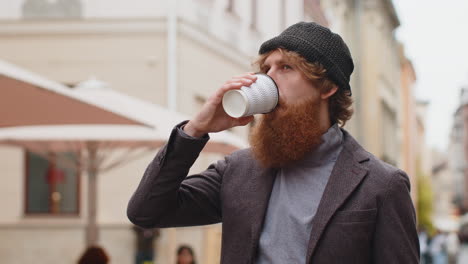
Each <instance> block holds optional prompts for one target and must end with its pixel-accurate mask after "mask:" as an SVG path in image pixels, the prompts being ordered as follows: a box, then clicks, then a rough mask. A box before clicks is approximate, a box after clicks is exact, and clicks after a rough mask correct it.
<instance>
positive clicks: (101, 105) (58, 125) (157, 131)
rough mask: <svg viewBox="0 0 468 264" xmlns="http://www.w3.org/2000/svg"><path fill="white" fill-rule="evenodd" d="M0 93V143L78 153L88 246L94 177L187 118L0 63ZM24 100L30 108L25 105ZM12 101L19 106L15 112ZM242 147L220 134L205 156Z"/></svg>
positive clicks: (94, 84) (93, 232) (90, 84)
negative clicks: (85, 194)
mask: <svg viewBox="0 0 468 264" xmlns="http://www.w3.org/2000/svg"><path fill="white" fill-rule="evenodd" d="M5 65H6V66H5ZM2 67H3V68H2ZM0 88H1V89H2V91H3V89H5V90H6V91H8V93H7V95H8V100H7V99H5V97H1V98H2V99H0V100H1V104H0V105H2V104H3V103H5V104H8V105H9V107H5V106H0V120H2V121H1V123H0V144H8V145H15V146H20V147H23V148H25V149H27V150H30V151H33V152H36V153H39V154H42V155H43V156H46V157H47V154H48V153H50V152H60V151H75V152H79V153H81V155H78V157H79V159H77V160H74V161H71V162H69V164H70V166H74V167H76V168H78V169H81V170H85V171H87V174H88V221H87V227H86V244H87V245H93V244H95V243H96V242H97V241H98V229H97V224H96V208H97V206H96V194H97V192H96V190H97V181H96V178H97V176H98V173H99V172H102V171H105V170H109V169H112V168H114V167H115V166H118V165H119V164H122V163H123V162H125V161H128V160H129V157H136V156H138V155H141V154H142V153H145V152H146V151H148V150H150V149H151V150H153V149H155V148H158V147H160V146H162V145H163V144H165V142H166V140H167V138H168V136H169V133H170V131H171V130H172V127H173V125H174V124H176V123H177V122H180V121H182V120H186V119H188V117H186V116H184V115H181V114H179V113H175V112H172V111H169V110H167V109H165V108H163V107H160V106H157V105H154V104H151V103H148V102H145V101H143V100H139V99H136V98H133V97H130V96H127V95H124V94H121V93H119V92H117V91H114V90H112V89H110V88H108V87H107V86H106V85H105V84H103V83H102V82H99V81H97V80H95V79H92V80H88V81H86V82H83V83H81V84H79V85H78V86H77V87H76V88H75V89H74V90H70V89H69V88H67V87H64V86H62V85H60V84H57V83H55V82H52V81H49V80H46V79H44V78H42V77H40V76H38V75H35V74H32V73H30V72H27V71H25V70H22V69H19V68H17V67H15V66H12V65H9V64H5V63H3V64H0ZM15 89H18V91H15ZM19 90H21V92H19ZM29 93H33V94H34V96H35V98H36V100H32V99H31V98H29V99H27V100H26V99H25V98H27V97H28V96H29ZM23 99H24V100H26V101H27V102H29V103H30V105H29V104H27V103H26V104H24V103H23V102H22V100H23ZM7 101H8V102H7ZM15 102H17V103H18V104H21V107H16V106H15ZM59 106H64V108H59ZM65 106H70V107H65ZM35 107H37V108H41V107H43V108H46V110H44V111H42V110H37V111H38V112H37V113H36V112H35V111H34V109H29V108H35ZM22 111H23V112H22ZM41 111H42V112H41ZM24 112H27V113H26V114H25V113H24ZM56 112H60V114H57V113H56ZM28 113H30V115H31V116H29V115H28ZM43 115H46V116H45V117H44V116H43ZM47 115H50V116H47ZM15 117H17V119H16V118H15ZM98 121H102V122H98ZM246 145H247V144H246V142H245V141H244V140H242V139H240V138H239V137H237V136H235V135H233V134H231V133H229V132H220V133H216V134H213V135H212V140H210V142H209V143H208V144H207V146H206V148H205V151H210V152H217V153H224V154H226V153H230V152H232V151H233V150H236V149H239V148H243V147H245V146H246ZM117 149H118V150H122V149H123V150H125V151H124V152H123V154H121V155H120V156H119V157H115V156H113V155H112V154H114V153H115V150H117ZM111 156H113V157H111Z"/></svg>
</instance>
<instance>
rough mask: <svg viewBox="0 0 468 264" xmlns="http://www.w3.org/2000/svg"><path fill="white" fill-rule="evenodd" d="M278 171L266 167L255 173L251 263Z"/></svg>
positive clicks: (253, 259)
mask: <svg viewBox="0 0 468 264" xmlns="http://www.w3.org/2000/svg"><path fill="white" fill-rule="evenodd" d="M277 171H278V170H277V169H264V170H263V171H262V172H260V173H258V174H254V175H258V176H257V177H254V178H253V182H252V187H253V188H252V191H253V197H254V198H253V201H254V204H253V206H252V208H251V209H252V211H251V219H250V221H251V222H250V223H251V233H252V240H251V256H250V260H251V263H253V262H254V261H255V257H256V252H257V248H258V243H259V240H260V234H261V231H262V227H263V222H264V218H265V214H266V210H267V207H268V203H269V201H270V195H271V191H272V189H273V183H274V181H275V178H276V173H277Z"/></svg>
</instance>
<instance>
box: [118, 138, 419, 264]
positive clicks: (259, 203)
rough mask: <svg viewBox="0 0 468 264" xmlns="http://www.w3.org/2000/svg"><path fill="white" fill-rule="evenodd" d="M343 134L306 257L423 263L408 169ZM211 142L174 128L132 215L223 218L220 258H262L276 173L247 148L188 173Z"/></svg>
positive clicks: (158, 219) (139, 219)
mask: <svg viewBox="0 0 468 264" xmlns="http://www.w3.org/2000/svg"><path fill="white" fill-rule="evenodd" d="M343 133H344V146H343V150H342V152H341V153H340V155H339V157H338V160H337V161H336V164H335V167H334V169H333V171H332V174H331V176H330V180H329V182H328V184H327V186H326V188H325V191H324V194H323V197H322V200H321V201H320V204H319V207H318V209H317V213H316V215H315V218H314V220H313V229H312V232H311V234H310V240H309V241H308V252H307V256H306V263H325V264H332V263H418V261H419V243H418V236H417V232H416V219H415V213H414V208H413V205H412V202H411V198H410V193H409V190H410V187H409V181H408V177H407V175H406V174H405V173H404V172H403V171H401V170H398V169H396V168H394V167H392V166H390V165H388V164H386V163H384V162H382V161H380V160H378V159H377V158H375V157H374V156H373V155H372V154H370V153H368V152H367V151H365V150H364V149H363V148H362V147H361V146H360V145H359V144H358V143H357V142H356V141H355V140H354V139H353V138H352V137H351V136H350V135H349V134H348V133H347V132H346V131H345V130H343ZM207 140H208V138H205V139H203V140H194V139H189V138H185V137H183V136H180V135H179V134H178V132H177V131H176V130H174V131H173V133H172V134H171V137H170V139H169V142H168V144H167V145H166V146H165V147H164V148H162V149H161V150H160V151H159V153H158V154H157V155H156V157H155V158H154V160H153V161H152V162H151V163H150V164H149V166H148V168H147V169H146V172H145V174H144V176H143V178H142V180H141V182H140V185H139V186H138V189H137V190H136V192H135V193H134V195H133V196H132V198H131V200H130V202H129V205H128V208H127V215H128V218H129V219H130V220H131V221H132V222H133V223H134V224H136V225H139V226H142V227H146V228H149V227H179V226H194V225H207V224H213V223H218V222H222V223H223V225H222V229H223V235H222V252H221V263H223V264H227V263H229V264H230V263H232V264H241V263H255V259H256V255H257V249H258V243H259V238H260V233H261V231H262V224H263V220H264V216H265V212H266V208H267V205H268V201H269V197H270V193H271V190H272V187H273V182H274V177H275V175H276V172H275V170H273V169H263V168H262V167H260V166H259V164H258V163H257V162H256V161H255V160H254V159H253V158H252V155H251V152H250V150H249V149H246V150H241V151H237V152H235V153H233V154H231V155H229V156H227V157H225V159H224V160H220V161H218V162H217V163H215V164H212V165H211V166H210V167H209V168H208V169H207V170H206V171H204V172H202V173H200V174H195V175H191V176H188V177H187V178H186V176H187V174H188V171H189V169H190V167H191V166H192V164H193V163H194V161H195V160H196V158H197V157H198V155H199V153H200V151H201V150H202V149H203V147H204V145H205V144H206V142H207ZM278 228H281V227H278ZM278 250H281V249H278Z"/></svg>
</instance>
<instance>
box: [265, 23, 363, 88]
mask: <svg viewBox="0 0 468 264" xmlns="http://www.w3.org/2000/svg"><path fill="white" fill-rule="evenodd" d="M277 48H285V49H286V50H289V51H295V52H297V53H299V54H300V55H301V56H302V57H304V58H305V59H306V60H307V61H308V62H310V63H314V62H319V63H320V64H322V65H323V67H325V69H326V70H327V76H328V77H329V78H330V79H331V80H332V81H333V82H335V83H336V84H337V85H338V86H339V87H340V88H342V89H345V90H349V91H350V92H351V87H350V86H349V78H350V76H351V73H352V72H353V69H354V64H353V59H352V58H351V53H350V52H349V49H348V47H347V46H346V44H345V43H344V41H343V39H342V38H341V37H340V36H339V35H338V34H335V33H333V32H331V31H330V29H328V28H326V27H323V26H321V25H319V24H317V23H314V22H299V23H297V24H294V25H292V26H290V27H288V28H287V29H286V30H284V31H283V32H282V33H281V34H280V35H279V36H277V37H274V38H272V39H270V40H268V41H265V42H264V43H263V44H262V46H260V50H259V52H258V53H259V54H264V53H267V52H269V51H271V50H275V49H277Z"/></svg>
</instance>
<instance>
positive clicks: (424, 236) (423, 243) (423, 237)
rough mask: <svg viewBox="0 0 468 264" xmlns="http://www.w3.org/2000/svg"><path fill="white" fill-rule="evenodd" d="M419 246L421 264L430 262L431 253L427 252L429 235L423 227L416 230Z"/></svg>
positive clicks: (429, 263)
mask: <svg viewBox="0 0 468 264" xmlns="http://www.w3.org/2000/svg"><path fill="white" fill-rule="evenodd" d="M418 237H419V248H420V252H421V262H420V263H421V264H431V260H430V258H431V255H430V253H429V235H428V233H427V231H426V229H425V228H424V227H421V228H420V230H419V232H418Z"/></svg>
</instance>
